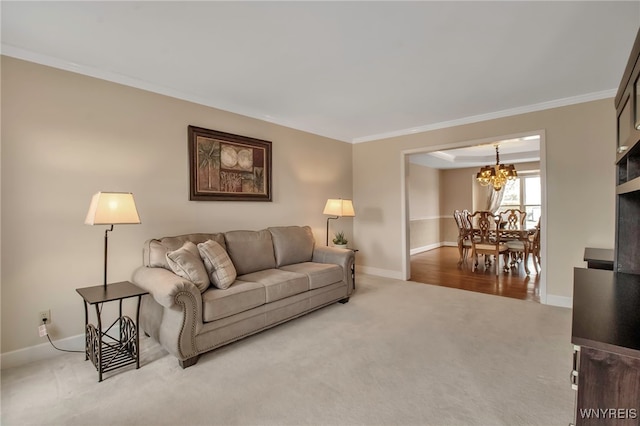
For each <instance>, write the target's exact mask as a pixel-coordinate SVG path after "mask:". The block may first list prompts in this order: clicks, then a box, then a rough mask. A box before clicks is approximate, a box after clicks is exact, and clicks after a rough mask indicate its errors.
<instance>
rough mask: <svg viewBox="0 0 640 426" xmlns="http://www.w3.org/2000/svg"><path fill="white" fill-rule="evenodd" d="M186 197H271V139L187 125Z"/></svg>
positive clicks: (219, 199) (197, 198)
mask: <svg viewBox="0 0 640 426" xmlns="http://www.w3.org/2000/svg"><path fill="white" fill-rule="evenodd" d="M188 144H189V182H190V184H189V187H190V191H189V200H191V201H272V200H271V142H269V141H265V140H261V139H255V138H250V137H248V136H240V135H234V134H231V133H225V132H220V131H217V130H210V129H204V128H202V127H196V126H189V128H188Z"/></svg>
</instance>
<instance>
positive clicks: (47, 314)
mask: <svg viewBox="0 0 640 426" xmlns="http://www.w3.org/2000/svg"><path fill="white" fill-rule="evenodd" d="M38 319H39V322H40V324H42V323H44V322H46V323H47V324H51V310H49V309H47V310H46V311H40V316H39V317H38Z"/></svg>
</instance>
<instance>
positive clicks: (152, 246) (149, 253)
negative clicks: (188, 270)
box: [142, 234, 226, 270]
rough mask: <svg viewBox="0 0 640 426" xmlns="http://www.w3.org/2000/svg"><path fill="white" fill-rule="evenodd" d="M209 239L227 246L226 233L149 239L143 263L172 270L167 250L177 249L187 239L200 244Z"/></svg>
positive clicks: (144, 249) (145, 244) (143, 253)
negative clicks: (168, 261)
mask: <svg viewBox="0 0 640 426" xmlns="http://www.w3.org/2000/svg"><path fill="white" fill-rule="evenodd" d="M207 240H213V241H216V242H217V243H219V244H220V245H221V246H222V247H224V248H226V246H225V242H224V234H185V235H179V236H177V237H164V238H160V239H155V238H154V239H151V240H147V241H146V242H145V243H144V248H143V249H142V264H143V265H144V266H149V267H152V268H165V269H168V270H171V267H170V266H169V263H167V252H168V251H173V250H177V249H179V248H180V247H182V245H183V244H184V243H186V242H187V241H191V242H192V243H193V244H195V245H198V244H199V243H204V242H205V241H207Z"/></svg>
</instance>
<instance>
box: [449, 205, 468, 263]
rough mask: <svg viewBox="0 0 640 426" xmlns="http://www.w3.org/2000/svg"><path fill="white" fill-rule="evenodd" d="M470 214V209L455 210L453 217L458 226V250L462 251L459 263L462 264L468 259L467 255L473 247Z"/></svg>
mask: <svg viewBox="0 0 640 426" xmlns="http://www.w3.org/2000/svg"><path fill="white" fill-rule="evenodd" d="M468 214H469V211H468V210H454V211H453V218H454V219H455V221H456V225H457V226H458V252H459V253H460V259H459V260H458V265H461V264H462V263H463V262H465V261H466V260H467V255H468V253H469V250H470V249H471V226H470V225H469V220H468V218H467V215H468Z"/></svg>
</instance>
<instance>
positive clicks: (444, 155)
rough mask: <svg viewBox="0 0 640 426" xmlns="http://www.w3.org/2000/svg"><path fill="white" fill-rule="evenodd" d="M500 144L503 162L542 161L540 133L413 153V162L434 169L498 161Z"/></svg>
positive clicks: (489, 163)
mask: <svg viewBox="0 0 640 426" xmlns="http://www.w3.org/2000/svg"><path fill="white" fill-rule="evenodd" d="M496 145H497V146H498V150H499V155H500V164H517V163H526V162H532V161H540V136H538V135H536V136H527V137H524V138H516V139H507V140H499V141H495V142H492V143H487V144H482V145H475V146H469V147H464V148H456V149H448V150H445V151H432V152H426V153H420V154H412V155H410V156H409V161H411V162H412V163H414V164H419V165H421V166H426V167H431V168H434V169H460V168H464V167H480V166H487V165H493V164H496Z"/></svg>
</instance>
